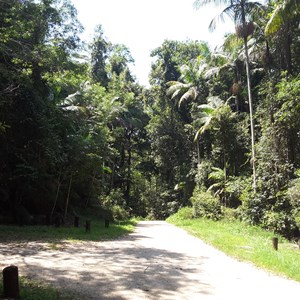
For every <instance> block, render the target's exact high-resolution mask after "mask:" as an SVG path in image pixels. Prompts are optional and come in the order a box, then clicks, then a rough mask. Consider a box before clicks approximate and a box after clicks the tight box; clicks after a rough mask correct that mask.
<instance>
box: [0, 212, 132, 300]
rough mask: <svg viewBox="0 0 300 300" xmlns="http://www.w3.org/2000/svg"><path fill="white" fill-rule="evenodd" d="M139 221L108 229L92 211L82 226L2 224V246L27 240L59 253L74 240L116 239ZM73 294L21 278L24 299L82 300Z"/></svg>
mask: <svg viewBox="0 0 300 300" xmlns="http://www.w3.org/2000/svg"><path fill="white" fill-rule="evenodd" d="M86 220H90V221H91V231H90V232H85V222H86ZM136 223H137V220H135V219H132V220H129V221H122V222H116V223H113V222H110V225H109V228H105V226H104V220H102V219H101V218H99V217H98V216H97V214H95V213H91V211H88V212H84V213H82V214H81V215H80V226H79V228H74V227H72V226H62V227H54V226H4V225H0V243H1V242H6V243H18V244H19V243H20V244H22V242H27V241H39V242H46V243H48V245H49V246H50V248H51V249H54V250H59V249H60V247H61V242H63V241H66V240H67V241H72V242H74V243H76V242H80V241H102V240H109V239H115V238H117V237H120V236H122V235H125V234H128V233H130V232H132V231H133V230H134V226H135V224H136ZM2 280H3V279H2V272H1V274H0V299H1V295H3V283H2ZM76 297H79V295H73V294H72V293H71V292H69V293H67V292H62V291H60V290H58V289H55V288H53V287H51V286H50V285H47V284H43V283H41V282H37V281H33V280H30V279H28V278H26V277H20V299H22V300H41V299H43V300H57V299H62V300H75V299H83V298H82V297H79V298H76Z"/></svg>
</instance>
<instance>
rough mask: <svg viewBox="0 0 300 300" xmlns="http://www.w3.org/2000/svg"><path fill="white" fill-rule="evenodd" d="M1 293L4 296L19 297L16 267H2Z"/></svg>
mask: <svg viewBox="0 0 300 300" xmlns="http://www.w3.org/2000/svg"><path fill="white" fill-rule="evenodd" d="M2 273H3V295H4V298H13V299H19V298H20V287H19V272H18V267H16V266H9V267H6V268H4V269H3V271H2Z"/></svg>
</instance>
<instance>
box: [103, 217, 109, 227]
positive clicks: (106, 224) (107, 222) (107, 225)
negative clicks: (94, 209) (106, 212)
mask: <svg viewBox="0 0 300 300" xmlns="http://www.w3.org/2000/svg"><path fill="white" fill-rule="evenodd" d="M104 222H105V228H108V227H109V220H107V219H105V221H104Z"/></svg>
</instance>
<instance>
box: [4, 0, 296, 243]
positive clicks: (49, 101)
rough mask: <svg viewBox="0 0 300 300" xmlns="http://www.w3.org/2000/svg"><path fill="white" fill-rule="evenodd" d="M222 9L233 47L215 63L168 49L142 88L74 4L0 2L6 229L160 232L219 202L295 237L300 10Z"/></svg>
mask: <svg viewBox="0 0 300 300" xmlns="http://www.w3.org/2000/svg"><path fill="white" fill-rule="evenodd" d="M210 2H217V3H219V2H220V1H195V5H196V6H197V7H198V8H199V9H201V7H202V5H205V4H207V3H210ZM223 2H224V3H225V4H227V5H228V6H227V7H226V8H225V10H224V11H223V12H221V20H222V14H229V15H230V16H231V17H232V18H233V20H234V21H236V25H237V32H236V34H235V33H233V34H231V35H228V36H226V38H225V42H224V45H223V46H222V47H221V48H220V49H219V50H217V51H213V50H212V49H210V47H209V46H208V44H207V43H206V42H204V41H192V40H185V41H175V40H165V41H164V42H163V43H162V45H160V46H159V47H157V48H156V49H154V50H153V51H152V52H151V56H152V59H153V63H152V66H151V71H150V74H149V82H150V87H149V88H145V87H142V86H140V85H139V84H138V83H137V82H136V80H135V77H134V76H133V75H132V73H131V71H130V65H131V64H132V63H133V62H134V58H133V57H132V55H131V53H130V51H129V49H128V47H127V46H126V45H122V44H113V43H112V42H111V41H109V39H108V38H106V37H105V34H104V30H105V29H104V28H103V27H102V26H101V25H99V26H97V28H96V29H95V32H94V37H93V39H92V41H91V43H90V44H89V45H88V46H86V45H84V42H83V41H81V40H80V38H79V33H80V32H81V31H82V30H83V28H82V26H81V25H80V23H79V22H78V20H77V12H76V9H75V8H74V7H73V6H72V5H71V3H70V1H68V0H22V1H18V0H3V1H0V8H1V9H0V79H1V80H0V144H1V147H0V157H1V168H0V222H2V223H19V224H20V225H22V224H37V223H41V222H42V223H49V224H51V223H53V222H54V219H57V218H61V219H62V221H64V222H67V221H68V217H69V216H70V215H72V214H74V213H75V211H76V209H77V208H86V207H98V208H101V209H102V210H103V211H104V212H110V213H111V214H112V215H113V216H115V218H119V219H120V218H126V217H128V216H133V215H135V216H142V217H149V218H158V219H164V218H166V217H167V216H169V215H170V214H172V213H174V212H176V211H177V210H178V209H180V208H181V207H184V206H192V205H196V206H197V209H198V208H199V205H204V202H205V201H204V200H203V199H205V198H206V196H205V195H210V197H209V199H211V197H213V199H214V201H210V202H211V203H213V204H214V205H216V203H219V205H221V206H223V207H226V209H229V210H230V209H231V210H234V214H235V216H236V217H237V218H239V219H242V220H245V221H248V222H251V223H254V224H260V225H262V226H264V227H265V228H267V229H270V230H274V231H277V232H280V233H283V234H285V235H286V236H288V237H293V236H296V235H297V234H299V227H300V203H299V200H297V199H298V198H297V195H298V193H300V192H299V191H300V187H299V174H300V172H299V170H300V160H299V157H300V156H299V154H300V143H299V132H300V123H299V120H300V116H299V107H298V106H299V104H298V103H299V95H300V92H299V91H300V78H299V70H300V59H299V55H298V53H299V48H300V42H299V38H298V37H299V7H298V6H299V5H298V3H297V1H280V3H278V2H277V1H274V2H273V1H269V3H268V4H266V6H265V7H264V9H263V10H262V9H260V10H259V9H257V8H258V7H261V5H258V4H257V3H254V2H252V1H223ZM290 11H293V13H292V14H290V13H289V12H290ZM286 16H288V17H286ZM219 19H220V18H219ZM217 20H218V17H217V18H216V19H214V20H213V21H212V23H211V25H212V27H215V25H216V21H217ZM100 21H101V20H100ZM239 26H242V27H239ZM246 27H247V28H248V27H249V28H248V29H247V30H246ZM250 27H251V28H250ZM250 29H251V30H250ZM245 30H246V31H245ZM238 37H240V38H241V39H238ZM254 121H255V122H254ZM254 132H255V135H254ZM254 163H255V165H254ZM254 166H255V168H256V169H255V174H253V172H254V171H253V170H254V169H253V167H254ZM253 176H254V178H255V186H252V184H251V181H252V180H251V178H253ZM197 199H201V203H200V202H199V201H198V202H197ZM210 202H209V201H208V202H207V203H206V204H205V205H206V206H205V207H208V206H209V203H210ZM219 213H220V210H219V209H218V214H219ZM218 217H219V215H218Z"/></svg>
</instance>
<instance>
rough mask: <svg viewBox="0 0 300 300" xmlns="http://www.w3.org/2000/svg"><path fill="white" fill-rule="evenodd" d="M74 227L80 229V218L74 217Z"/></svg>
mask: <svg viewBox="0 0 300 300" xmlns="http://www.w3.org/2000/svg"><path fill="white" fill-rule="evenodd" d="M74 227H76V228H78V227H79V217H77V216H76V217H74Z"/></svg>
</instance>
